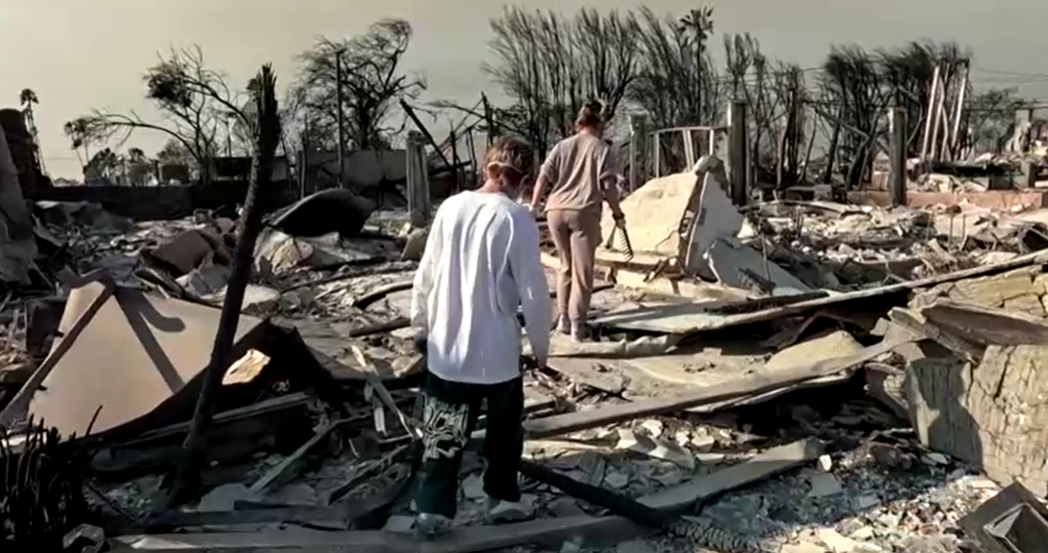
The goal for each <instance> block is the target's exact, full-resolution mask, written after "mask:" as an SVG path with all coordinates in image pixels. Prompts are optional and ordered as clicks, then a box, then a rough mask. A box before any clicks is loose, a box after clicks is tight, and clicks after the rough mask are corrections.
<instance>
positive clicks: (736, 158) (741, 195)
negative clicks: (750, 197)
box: [728, 100, 749, 205]
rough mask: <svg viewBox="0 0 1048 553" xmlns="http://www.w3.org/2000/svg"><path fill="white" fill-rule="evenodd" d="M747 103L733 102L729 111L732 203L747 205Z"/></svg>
mask: <svg viewBox="0 0 1048 553" xmlns="http://www.w3.org/2000/svg"><path fill="white" fill-rule="evenodd" d="M747 142H748V140H747V137H746V102H743V101H742V100H732V102H731V107H730V108H729V109H728V167H729V168H730V171H731V201H732V203H733V204H735V205H746V194H747V188H748V186H747V185H748V183H747V182H746V181H747V177H748V175H749V170H748V164H749V160H748V159H747V156H746V147H747Z"/></svg>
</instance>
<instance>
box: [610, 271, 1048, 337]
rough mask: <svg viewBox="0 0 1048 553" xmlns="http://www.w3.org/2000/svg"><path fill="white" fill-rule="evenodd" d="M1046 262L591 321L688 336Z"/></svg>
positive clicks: (662, 308) (636, 312) (654, 310)
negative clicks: (755, 304) (728, 307)
mask: <svg viewBox="0 0 1048 553" xmlns="http://www.w3.org/2000/svg"><path fill="white" fill-rule="evenodd" d="M1044 263H1048V251H1044V250H1042V251H1039V252H1034V253H1030V254H1026V255H1021V256H1019V257H1016V258H1014V259H1011V260H1009V261H1005V262H1002V263H995V264H992V265H983V266H980V267H974V268H972V269H965V270H963V271H957V272H954V273H948V274H945V275H937V276H933V277H928V278H924V279H920V280H911V281H907V282H901V283H897V284H892V285H889V286H881V287H878V288H870V289H866V290H857V291H855V292H847V293H844V294H834V295H831V296H827V297H824V298H818V299H813V300H809V301H802V302H798V303H794V304H791V305H787V306H782V307H775V308H772V309H763V310H760V311H754V312H752V313H740V314H735V315H720V314H717V313H713V312H711V309H710V308H711V307H714V306H715V307H717V308H719V309H723V307H724V304H723V303H720V302H718V303H712V302H711V303H710V304H707V305H702V304H695V303H689V304H679V305H672V306H665V305H663V306H658V307H651V308H640V309H630V310H628V311H624V312H618V313H616V312H612V313H608V314H607V315H605V316H603V317H600V318H599V319H596V320H595V321H594V323H595V324H603V325H607V326H611V327H615V328H624V329H634V330H649V331H655V332H665V333H668V334H689V333H693V332H700V331H709V330H719V329H723V328H730V327H734V326H739V325H744V324H750V323H758V322H765V321H772V320H776V319H780V318H782V317H786V316H790V315H797V314H801V313H806V312H808V311H811V310H813V309H816V308H819V307H825V306H828V305H837V304H841V303H845V302H850V301H856V300H863V299H870V298H877V297H881V296H886V295H891V294H898V293H904V292H909V291H910V290H914V289H917V288H926V287H930V286H935V285H936V284H942V283H944V282H953V281H957V280H963V279H967V278H972V277H979V276H986V275H992V274H996V273H1000V272H1004V271H1007V270H1009V269H1015V268H1018V267H1025V266H1028V265H1037V264H1044Z"/></svg>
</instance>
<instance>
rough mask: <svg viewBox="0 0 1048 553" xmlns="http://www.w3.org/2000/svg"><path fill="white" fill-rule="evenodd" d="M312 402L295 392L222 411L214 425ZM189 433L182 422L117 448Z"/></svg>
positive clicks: (123, 443)
mask: <svg viewBox="0 0 1048 553" xmlns="http://www.w3.org/2000/svg"><path fill="white" fill-rule="evenodd" d="M310 401H312V399H311V398H310V396H309V395H308V394H305V393H303V392H294V393H290V394H288V395H285V396H280V397H276V398H273V399H267V400H264V401H260V402H258V403H255V404H253V405H248V406H246V407H238V408H236V409H230V410H229V411H222V412H221V413H215V417H214V419H213V420H212V424H213V425H215V426H217V425H220V424H229V423H233V422H237V421H241V420H245V419H250V418H253V417H257V416H262V415H266V414H269V413H275V412H279V411H284V410H288V409H299V408H301V407H302V406H304V405H305V404H307V403H309V402H310ZM188 431H189V421H186V422H180V423H176V424H172V425H169V426H165V427H162V428H157V429H156V430H150V431H148V432H144V433H142V434H140V435H139V436H138V437H136V438H134V439H133V440H130V441H127V442H122V443H120V444H119V445H118V446H115V447H116V448H126V447H135V446H140V445H142V444H146V443H148V442H151V441H155V440H159V439H162V438H166V437H170V436H177V435H181V434H185V433H186V432H188Z"/></svg>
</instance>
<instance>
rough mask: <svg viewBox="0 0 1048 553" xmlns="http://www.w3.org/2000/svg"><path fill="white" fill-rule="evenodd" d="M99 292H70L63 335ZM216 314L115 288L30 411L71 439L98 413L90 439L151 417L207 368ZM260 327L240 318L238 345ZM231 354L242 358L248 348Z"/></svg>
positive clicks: (87, 288) (92, 287)
mask: <svg viewBox="0 0 1048 553" xmlns="http://www.w3.org/2000/svg"><path fill="white" fill-rule="evenodd" d="M104 290H105V285H104V284H103V283H102V282H99V281H94V282H90V283H88V284H85V285H84V286H82V287H80V288H77V289H74V290H73V291H72V292H71V293H70V295H69V301H68V302H67V304H66V309H65V312H64V314H63V316H62V321H61V322H60V323H59V333H60V335H66V334H67V333H68V332H69V330H70V328H71V327H72V325H73V322H74V321H75V320H76V319H77V318H78V317H79V316H80V314H81V313H82V312H84V311H85V310H87V308H88V306H89V305H90V304H91V302H92V301H93V299H94V298H96V297H98V296H99V295H101V294H102V293H103V292H104ZM219 313H220V311H219V310H218V309H215V308H212V307H206V306H202V305H197V304H193V303H189V302H185V301H181V300H175V299H164V298H160V297H157V296H152V295H148V294H146V293H144V292H142V291H140V290H135V289H131V288H122V287H116V288H115V289H114V291H113V295H112V297H110V298H109V299H107V300H106V301H105V302H104V303H103V304H102V305H101V307H100V308H99V310H98V312H97V313H96V314H95V316H94V317H93V318H92V319H91V321H90V322H89V323H88V324H87V326H86V327H85V328H84V330H83V332H81V333H80V335H79V336H78V337H76V338H75V341H74V342H73V343H72V344H71V345H70V346H69V349H68V351H66V352H65V354H64V355H61V358H60V359H58V360H57V363H55V364H54V366H53V368H51V370H50V372H49V373H48V374H47V375H46V376H45V377H44V378H43V380H42V382H41V383H40V385H39V387H38V388H36V389H35V390H34V391H32V392H31V393H32V397H31V399H30V400H29V406H28V412H27V414H28V415H29V416H32V417H33V418H34V419H35V420H44V421H46V422H47V425H48V426H51V427H55V428H57V429H58V431H59V432H60V433H61V434H62V435H63V436H65V437H69V436H70V435H72V434H74V433H75V434H77V435H79V436H82V435H84V433H85V432H86V431H87V429H88V425H89V424H91V421H92V419H93V418H94V417H95V414H96V412H97V419H96V420H95V422H94V426H93V428H92V433H93V434H100V433H104V432H106V431H109V430H112V429H114V428H117V427H120V426H122V425H125V424H127V423H130V422H132V421H135V420H136V419H139V418H141V417H144V416H146V415H148V414H150V413H152V412H154V411H155V410H157V409H158V408H160V406H161V405H162V404H165V403H166V402H169V401H171V400H172V399H173V398H174V397H175V396H176V395H178V394H179V393H180V392H182V391H183V390H185V389H186V388H187V387H188V386H190V382H191V381H193V380H194V379H196V378H197V377H198V376H200V375H201V374H202V373H203V371H204V369H205V368H206V367H207V364H208V362H209V360H210V357H211V348H212V345H213V343H214V339H215V333H216V332H217V330H218V319H219ZM261 324H262V320H260V319H256V318H254V317H246V316H242V317H240V320H239V322H238V325H237V334H236V338H235V340H236V342H240V343H241V344H242V343H243V342H244V340H245V338H247V337H248V336H249V335H251V334H254V333H255V332H256V331H259V330H261ZM57 347H58V345H57V344H56V345H55V347H54V348H53V349H52V355H54V354H55V349H57ZM234 351H235V352H236V355H237V357H239V356H240V355H243V353H244V352H245V351H246V347H235V348H234ZM191 399H192V398H189V399H188V400H187V402H188V401H191Z"/></svg>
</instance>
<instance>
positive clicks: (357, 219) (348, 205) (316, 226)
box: [270, 188, 375, 237]
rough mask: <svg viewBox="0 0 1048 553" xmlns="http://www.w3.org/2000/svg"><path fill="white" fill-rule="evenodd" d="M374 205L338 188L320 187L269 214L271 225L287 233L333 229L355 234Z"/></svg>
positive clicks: (309, 233) (321, 232)
mask: <svg viewBox="0 0 1048 553" xmlns="http://www.w3.org/2000/svg"><path fill="white" fill-rule="evenodd" d="M374 209H375V206H374V205H373V204H372V203H371V202H369V201H368V200H366V199H364V198H362V197H360V196H358V195H356V194H354V193H353V192H350V191H349V190H344V189H341V188H333V189H330V190H321V191H320V192H317V193H315V194H311V195H309V196H306V197H305V198H302V199H301V200H299V201H297V202H295V203H294V204H291V205H290V206H288V207H286V208H284V209H283V210H282V211H281V212H279V213H278V214H277V215H276V216H275V217H273V220H272V222H271V223H270V225H271V226H273V227H275V228H277V229H278V230H280V231H281V232H284V233H286V234H289V235H291V236H307V237H310V236H322V235H325V234H328V233H331V232H337V233H339V234H340V235H341V236H343V237H350V236H356V235H357V234H359V233H360V231H361V229H363V228H364V222H365V221H367V218H368V216H369V215H371V212H372V210H374Z"/></svg>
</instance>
